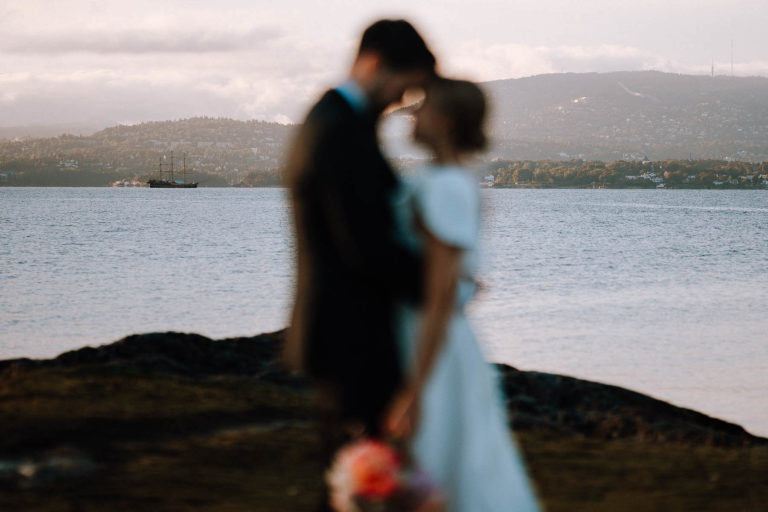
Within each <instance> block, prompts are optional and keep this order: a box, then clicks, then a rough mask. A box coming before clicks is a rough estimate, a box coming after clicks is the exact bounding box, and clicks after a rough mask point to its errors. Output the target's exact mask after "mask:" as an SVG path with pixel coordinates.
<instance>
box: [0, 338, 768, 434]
mask: <svg viewBox="0 0 768 512" xmlns="http://www.w3.org/2000/svg"><path fill="white" fill-rule="evenodd" d="M284 334H285V331H278V332H274V333H266V334H260V335H257V336H252V337H241V338H229V339H223V340H211V339H209V338H206V337H204V336H200V335H198V334H185V333H178V332H166V333H150V334H137V335H133V336H128V337H126V338H124V339H122V340H120V341H117V342H115V343H112V344H109V345H103V346H100V347H95V348H93V347H86V348H82V349H79V350H74V351H71V352H66V353H64V354H62V355H60V356H59V357H57V358H55V359H51V360H31V359H15V360H9V361H0V376H2V375H3V374H7V373H6V372H10V373H17V372H24V371H25V369H29V368H40V367H56V368H64V369H66V370H67V372H70V371H71V372H73V373H78V372H80V373H83V375H93V374H108V375H126V376H135V375H145V374H146V375H153V374H173V375H181V376H185V377H192V378H206V377H216V376H235V377H246V378H248V379H256V380H257V381H263V382H268V383H270V384H275V385H277V386H279V387H285V388H293V389H302V388H304V387H306V382H304V381H303V380H301V379H300V378H297V377H295V376H293V375H291V374H290V373H289V372H287V371H286V370H285V369H284V368H283V367H282V365H281V364H280V357H279V356H280V350H281V344H282V342H283V339H284ZM498 369H499V372H500V375H501V378H502V385H503V388H504V392H505V395H506V397H507V407H508V410H509V413H510V416H511V421H512V424H513V426H514V427H515V428H516V429H518V430H542V431H548V432H555V433H559V434H573V435H581V436H586V437H589V438H596V439H616V438H621V439H627V438H632V439H640V440H646V441H659V442H660V441H668V442H683V443H690V444H705V445H713V446H724V447H735V446H754V445H758V444H768V440H767V439H764V438H760V437H756V436H753V435H751V434H749V433H748V432H746V431H745V430H744V429H743V428H742V427H740V426H739V425H735V424H733V423H728V422H726V421H722V420H719V419H716V418H711V417H709V416H707V415H705V414H701V413H699V412H696V411H693V410H690V409H684V408H680V407H676V406H674V405H672V404H669V403H667V402H664V401H661V400H657V399H654V398H651V397H649V396H647V395H643V394H640V393H636V392H634V391H630V390H628V389H624V388H620V387H617V386H611V385H607V384H600V383H597V382H590V381H585V380H581V379H576V378H573V377H566V376H562V375H553V374H549V373H541V372H534V371H520V370H517V369H515V368H512V367H509V366H504V365H498Z"/></svg>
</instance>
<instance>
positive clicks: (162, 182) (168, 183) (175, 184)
mask: <svg viewBox="0 0 768 512" xmlns="http://www.w3.org/2000/svg"><path fill="white" fill-rule="evenodd" d="M183 161H184V166H183V167H184V170H183V176H184V180H183V181H179V180H176V179H174V178H173V151H171V163H170V169H169V170H167V171H164V170H163V157H160V165H159V171H160V179H159V180H154V179H151V180H149V181H148V182H147V185H149V188H197V182H196V181H193V182H191V183H187V156H186V155H184V160H183ZM164 172H167V173H169V174H170V177H171V179H169V180H166V179H163V173H164Z"/></svg>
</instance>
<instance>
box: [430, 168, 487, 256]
mask: <svg viewBox="0 0 768 512" xmlns="http://www.w3.org/2000/svg"><path fill="white" fill-rule="evenodd" d="M416 209H417V214H418V216H419V218H420V219H421V221H422V222H423V224H424V227H425V228H426V229H427V230H428V231H429V232H430V233H432V234H433V235H434V236H436V237H437V238H439V239H440V240H442V241H443V242H445V243H446V244H448V245H452V246H454V247H460V248H462V249H469V248H472V247H474V246H475V245H476V243H477V236H478V227H479V214H480V211H479V210H480V206H479V194H478V191H477V186H476V185H475V183H474V182H473V181H472V179H471V177H470V176H469V175H468V174H467V173H466V172H465V171H463V170H461V169H458V168H456V169H453V168H447V169H438V170H434V171H432V172H430V173H429V175H428V176H426V177H425V179H424V181H423V182H422V183H421V186H420V187H419V190H418V192H417V194H416Z"/></svg>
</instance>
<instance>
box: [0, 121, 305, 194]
mask: <svg viewBox="0 0 768 512" xmlns="http://www.w3.org/2000/svg"><path fill="white" fill-rule="evenodd" d="M291 130H292V128H291V127H290V126H285V125H281V124H278V123H268V122H263V121H235V120H232V119H221V118H207V117H198V118H191V119H182V120H178V121H160V122H149V123H141V124H137V125H130V126H123V125H121V126H115V127H112V128H107V129H104V130H101V131H99V132H96V133H94V134H93V135H89V136H74V135H60V136H58V137H50V138H39V139H32V138H24V139H15V140H6V141H0V171H5V172H11V173H14V174H12V175H13V176H16V177H17V179H20V178H18V177H19V175H23V174H27V175H32V174H34V173H37V175H45V173H49V174H50V173H53V172H63V171H66V172H68V173H70V175H72V176H79V175H83V176H84V175H85V172H86V171H87V172H89V173H91V174H94V173H95V174H101V175H103V180H102V181H104V180H106V182H108V181H109V180H111V179H123V178H138V179H145V178H147V177H149V176H151V175H152V173H155V172H156V171H157V169H158V165H159V163H160V159H161V158H164V160H163V162H164V165H165V164H169V163H170V155H171V152H173V154H174V157H175V158H174V164H175V168H176V169H177V170H180V169H181V167H182V165H183V158H184V155H186V165H187V169H188V171H190V172H191V173H192V177H191V179H201V177H202V181H201V185H203V184H204V182H205V177H206V176H213V175H215V176H217V177H218V178H219V179H218V180H214V179H210V180H208V181H211V184H213V183H214V182H215V184H222V183H239V182H240V181H241V180H242V179H243V178H244V177H245V176H246V175H247V174H248V173H250V172H253V171H259V170H266V169H274V168H276V167H277V166H278V165H279V163H280V161H282V158H283V152H284V151H285V146H286V143H287V139H288V137H289V136H290V133H291ZM41 173H43V174H41ZM224 180H226V181H224ZM93 183H95V181H94V180H93V179H91V180H90V181H89V182H88V183H87V184H93Z"/></svg>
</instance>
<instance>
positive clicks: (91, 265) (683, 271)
mask: <svg viewBox="0 0 768 512" xmlns="http://www.w3.org/2000/svg"><path fill="white" fill-rule="evenodd" d="M483 197H484V201H485V214H484V216H485V231H484V240H483V242H484V252H485V264H484V269H485V270H484V272H483V273H482V275H481V278H482V280H483V282H484V283H485V285H486V287H485V290H484V291H483V293H482V294H481V295H480V296H479V297H478V298H477V300H476V301H475V302H474V303H473V304H472V306H471V314H472V316H473V318H474V321H475V325H476V328H477V330H478V333H479V335H480V338H481V340H482V343H483V346H484V349H485V350H486V352H487V354H488V356H489V357H490V358H492V359H494V360H496V361H502V362H506V363H509V364H512V365H514V366H516V367H518V368H521V369H535V370H542V371H549V372H557V373H564V374H570V375H574V376H578V377H582V378H587V379H591V380H597V381H603V382H608V383H612V384H618V385H621V386H625V387H629V388H632V389H635V390H639V391H642V392H645V393H649V394H651V395H653V396H656V397H659V398H662V399H665V400H669V401H671V402H673V403H675V404H678V405H684V406H688V407H692V408H695V409H698V410H701V411H703V412H706V413H708V414H711V415H714V416H718V417H721V418H724V419H727V420H730V421H734V422H737V423H740V424H742V425H744V426H745V427H746V428H747V429H748V430H751V431H752V432H754V433H758V434H762V435H768V399H767V397H768V192H765V191H703V190H702V191H698V190H677V191H676V190H486V191H483ZM292 276H293V270H292V242H291V238H290V222H289V217H288V210H287V202H286V198H285V193H284V191H282V190H279V189H196V190H162V189H146V188H136V189H131V188H125V189H107V188H92V189H87V188H80V189H63V188H61V189H55V188H54V189H51V188H40V189H29V188H28V189H12V188H0V359H4V358H12V357H22V356H31V357H50V356H54V355H56V354H58V353H60V352H62V351H65V350H69V349H73V348H78V347H81V346H83V345H99V344H103V343H107V342H110V341H113V340H116V339H118V338H121V337H123V336H125V335H127V334H132V333H136V332H149V331H164V330H180V331H189V332H199V333H202V334H204V335H207V336H210V337H214V338H220V337H227V336H237V335H250V334H255V333H258V332H263V331H269V330H276V329H279V328H281V327H283V326H284V325H285V324H286V318H287V312H288V308H289V305H290V302H291V293H292Z"/></svg>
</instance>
